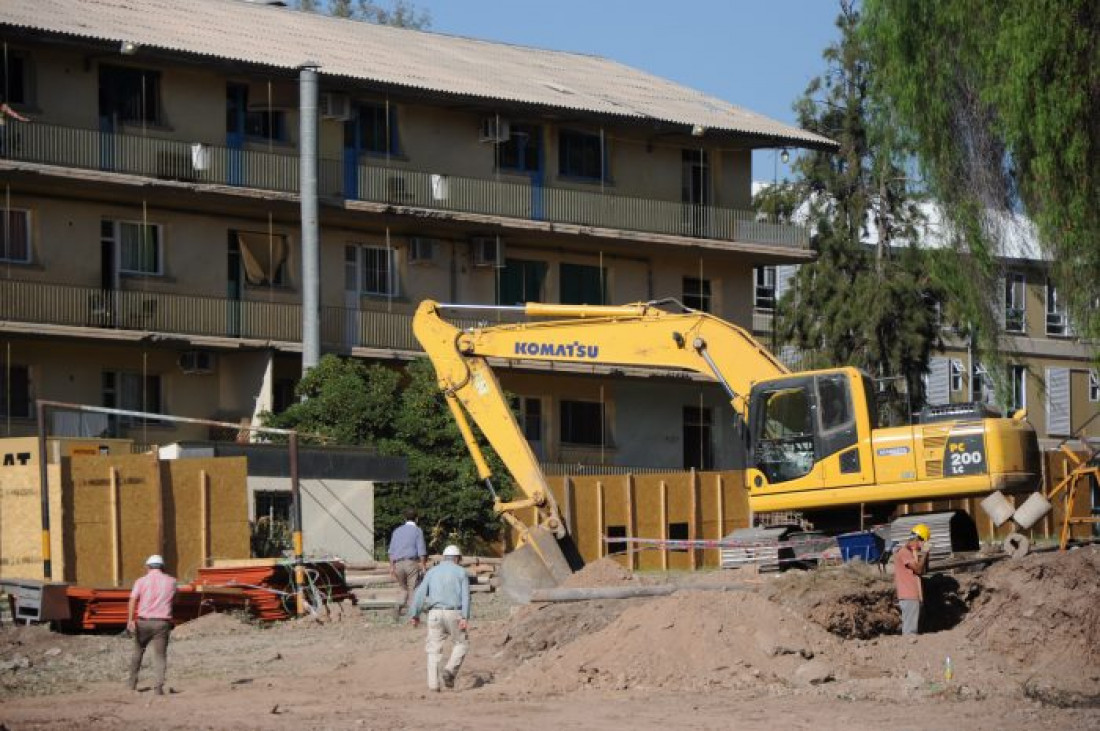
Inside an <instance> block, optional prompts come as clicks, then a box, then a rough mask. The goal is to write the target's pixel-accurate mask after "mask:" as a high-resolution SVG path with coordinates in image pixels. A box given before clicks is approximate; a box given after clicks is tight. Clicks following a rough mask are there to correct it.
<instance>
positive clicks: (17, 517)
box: [0, 465, 65, 579]
mask: <svg viewBox="0 0 1100 731" xmlns="http://www.w3.org/2000/svg"><path fill="white" fill-rule="evenodd" d="M60 476H61V471H60V468H59V467H58V466H57V465H51V466H50V468H49V472H48V474H47V478H46V479H47V480H49V482H50V521H51V528H52V530H51V531H50V553H51V563H52V567H51V568H52V574H53V578H54V579H60V578H61V577H63V576H64V568H65V567H64V550H63V543H62V539H63V530H62V529H61V526H62V514H61V510H62V508H61V477H60ZM41 495H42V492H41V490H40V489H39V471H38V466H37V465H35V466H26V465H25V466H16V465H9V466H8V467H6V468H0V577H2V578H19V579H42V578H45V577H44V576H43V572H42V501H41Z"/></svg>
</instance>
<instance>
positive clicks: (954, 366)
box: [950, 359, 963, 393]
mask: <svg viewBox="0 0 1100 731" xmlns="http://www.w3.org/2000/svg"><path fill="white" fill-rule="evenodd" d="M950 373H951V393H961V392H962V390H963V364H962V361H961V360H954V359H952V361H951V371H950Z"/></svg>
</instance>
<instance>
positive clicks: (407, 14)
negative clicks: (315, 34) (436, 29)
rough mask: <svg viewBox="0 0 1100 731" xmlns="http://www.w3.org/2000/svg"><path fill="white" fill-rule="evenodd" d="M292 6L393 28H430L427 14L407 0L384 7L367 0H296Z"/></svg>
mask: <svg viewBox="0 0 1100 731" xmlns="http://www.w3.org/2000/svg"><path fill="white" fill-rule="evenodd" d="M296 7H297V8H298V10H302V11H305V12H309V13H325V14H326V15H332V16H334V17H337V18H351V19H352V20H363V21H366V22H368V23H375V24H377V25H392V26H394V27H397V28H413V29H415V30H427V29H428V28H430V27H431V25H432V16H431V13H429V12H428V11H427V10H419V9H417V7H416V5H415V4H414V3H412V2H410V0H393V2H392V3H390V7H388V8H387V7H385V6H383V5H382V4H381V3H377V2H372V1H371V0H298V2H297V4H296Z"/></svg>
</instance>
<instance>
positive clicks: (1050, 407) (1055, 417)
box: [1047, 368, 1070, 436]
mask: <svg viewBox="0 0 1100 731" xmlns="http://www.w3.org/2000/svg"><path fill="white" fill-rule="evenodd" d="M1069 374H1070V371H1069V368H1047V434H1056V435H1058V436H1069V430H1070V393H1069Z"/></svg>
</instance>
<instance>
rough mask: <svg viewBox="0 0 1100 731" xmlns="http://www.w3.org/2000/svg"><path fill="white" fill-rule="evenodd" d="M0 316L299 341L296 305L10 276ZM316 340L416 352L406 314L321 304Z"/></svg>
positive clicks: (3, 284) (0, 285) (3, 283)
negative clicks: (44, 282) (52, 281)
mask: <svg viewBox="0 0 1100 731" xmlns="http://www.w3.org/2000/svg"><path fill="white" fill-rule="evenodd" d="M0 320H4V321H8V322H23V323H29V324H35V325H60V326H69V327H94V328H103V329H115V330H143V331H149V332H157V333H166V334H174V335H184V336H187V335H190V336H197V337H217V338H230V339H242V340H261V341H270V342H285V343H294V342H301V339H302V308H301V306H300V305H298V304H284V303H272V302H255V301H248V300H242V301H238V300H231V299H226V298H219V297H193V296H186V295H175V294H156V293H149V292H141V291H133V290H124V291H108V290H102V289H96V288H93V287H72V286H68V285H59V284H40V283H37V282H25V281H18V280H10V279H5V280H0ZM321 340H322V345H323V346H324V347H326V348H327V349H339V350H346V349H350V348H353V347H366V348H375V349H380V350H401V351H419V350H420V346H419V345H418V344H417V342H416V339H415V338H414V337H413V334H412V315H408V314H403V313H393V312H385V311H382V310H371V309H361V310H350V309H346V308H343V307H323V308H321Z"/></svg>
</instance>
